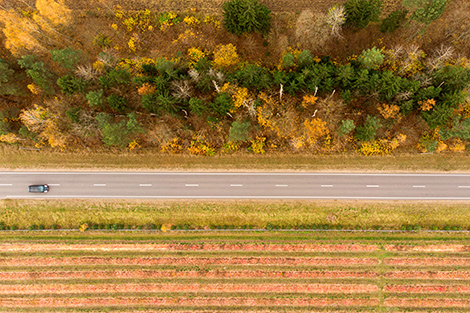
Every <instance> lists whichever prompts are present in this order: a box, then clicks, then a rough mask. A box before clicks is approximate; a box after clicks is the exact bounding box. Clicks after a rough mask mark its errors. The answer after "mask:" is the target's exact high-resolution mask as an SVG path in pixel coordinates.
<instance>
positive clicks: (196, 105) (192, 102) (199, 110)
mask: <svg viewBox="0 0 470 313" xmlns="http://www.w3.org/2000/svg"><path fill="white" fill-rule="evenodd" d="M206 111H207V107H206V106H205V105H204V100H202V99H198V98H191V99H189V112H190V113H191V114H196V115H199V116H202V115H203V114H204V112H206Z"/></svg>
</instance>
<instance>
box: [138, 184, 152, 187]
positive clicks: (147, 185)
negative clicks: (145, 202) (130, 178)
mask: <svg viewBox="0 0 470 313" xmlns="http://www.w3.org/2000/svg"><path fill="white" fill-rule="evenodd" d="M139 186H140V187H152V184H139Z"/></svg>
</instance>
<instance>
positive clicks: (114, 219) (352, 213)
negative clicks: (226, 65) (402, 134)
mask: <svg viewBox="0 0 470 313" xmlns="http://www.w3.org/2000/svg"><path fill="white" fill-rule="evenodd" d="M0 223H1V227H2V228H3V229H38V228H39V229H51V228H61V229H78V228H79V227H80V225H83V224H87V227H88V228H96V229H101V228H107V229H121V228H129V229H135V228H144V229H145V228H153V229H158V228H159V227H161V225H166V226H165V227H168V228H170V229H171V227H172V228H173V229H203V228H206V229H209V228H212V229H230V228H237V229H240V228H247V229H249V228H253V229H270V230H274V229H278V228H279V229H392V230H395V229H396V230H420V229H431V230H432V229H434V230H467V229H469V228H470V215H469V214H468V202H451V203H449V202H444V201H442V202H435V201H434V202H425V201H420V202H404V201H393V202H392V201H388V202H385V201H383V202H379V201H377V202H363V201H326V200H325V201H315V202H313V201H301V200H298V201H288V200H285V201H283V200H263V201H261V200H244V201H239V200H224V201H207V200H158V201H150V200H124V201H123V200H68V199H67V200H66V199H64V200H52V199H51V200H48V201H47V202H46V201H36V200H2V201H1V202H0Z"/></svg>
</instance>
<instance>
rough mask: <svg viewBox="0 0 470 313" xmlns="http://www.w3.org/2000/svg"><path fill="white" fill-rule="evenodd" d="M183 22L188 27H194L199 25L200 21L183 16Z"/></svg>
mask: <svg viewBox="0 0 470 313" xmlns="http://www.w3.org/2000/svg"><path fill="white" fill-rule="evenodd" d="M183 22H184V23H185V24H186V25H188V26H189V27H196V26H198V25H199V24H201V21H200V20H199V19H198V18H197V17H195V16H185V18H184V19H183Z"/></svg>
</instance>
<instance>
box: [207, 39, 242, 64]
mask: <svg viewBox="0 0 470 313" xmlns="http://www.w3.org/2000/svg"><path fill="white" fill-rule="evenodd" d="M238 62H239V58H238V54H237V47H235V46H234V45H232V44H231V43H229V44H227V45H218V46H217V47H216V48H215V50H214V60H213V62H212V63H213V64H214V66H215V67H216V68H229V67H232V66H234V65H236V64H238Z"/></svg>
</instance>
